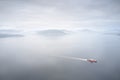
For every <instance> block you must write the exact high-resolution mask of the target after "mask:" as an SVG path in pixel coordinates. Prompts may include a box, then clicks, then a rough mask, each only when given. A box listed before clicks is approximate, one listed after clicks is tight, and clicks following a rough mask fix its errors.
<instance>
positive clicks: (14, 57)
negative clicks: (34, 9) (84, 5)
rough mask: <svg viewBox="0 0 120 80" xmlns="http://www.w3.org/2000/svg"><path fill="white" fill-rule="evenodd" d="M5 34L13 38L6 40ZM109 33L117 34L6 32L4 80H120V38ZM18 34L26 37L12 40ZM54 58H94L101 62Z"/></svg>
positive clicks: (0, 56) (0, 46)
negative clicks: (93, 62)
mask: <svg viewBox="0 0 120 80" xmlns="http://www.w3.org/2000/svg"><path fill="white" fill-rule="evenodd" d="M3 32H4V35H5V34H10V36H9V35H7V36H6V35H5V37H3V36H4V35H3ZM106 32H107V31H106ZM108 33H113V32H107V34H106V33H103V32H99V31H94V30H89V29H84V30H76V31H70V30H60V29H45V30H37V31H33V32H32V33H31V34H30V33H29V35H28V34H26V32H20V31H12V32H10V31H9V30H8V31H6V30H3V29H2V30H0V65H1V67H0V80H119V79H120V76H119V75H120V62H119V61H120V58H119V56H120V54H119V53H120V49H119V48H120V36H119V35H116V34H118V33H116V32H114V34H108ZM16 34H17V35H23V36H20V37H18V36H12V37H11V35H16ZM1 36H2V37H1ZM54 56H68V57H77V58H79V57H80V58H87V59H89V58H93V59H96V60H97V61H98V63H95V64H91V63H88V62H84V61H75V60H70V59H64V58H60V57H54Z"/></svg>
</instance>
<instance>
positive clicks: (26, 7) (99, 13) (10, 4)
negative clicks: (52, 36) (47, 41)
mask: <svg viewBox="0 0 120 80" xmlns="http://www.w3.org/2000/svg"><path fill="white" fill-rule="evenodd" d="M0 26H1V27H4V26H5V27H17V28H26V29H28V28H80V27H119V26H120V0H0Z"/></svg>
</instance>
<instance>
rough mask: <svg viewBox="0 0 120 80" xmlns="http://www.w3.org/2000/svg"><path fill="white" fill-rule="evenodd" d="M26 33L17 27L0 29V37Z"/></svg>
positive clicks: (17, 35) (21, 35) (18, 35)
mask: <svg viewBox="0 0 120 80" xmlns="http://www.w3.org/2000/svg"><path fill="white" fill-rule="evenodd" d="M23 36H24V35H23V34H22V33H21V31H20V30H15V29H0V38H9V37H23Z"/></svg>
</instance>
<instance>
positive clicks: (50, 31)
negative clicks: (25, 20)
mask: <svg viewBox="0 0 120 80" xmlns="http://www.w3.org/2000/svg"><path fill="white" fill-rule="evenodd" d="M37 33H38V34H39V35H42V36H46V37H62V36H65V35H67V34H68V32H67V31H66V30H58V29H47V30H40V31H37Z"/></svg>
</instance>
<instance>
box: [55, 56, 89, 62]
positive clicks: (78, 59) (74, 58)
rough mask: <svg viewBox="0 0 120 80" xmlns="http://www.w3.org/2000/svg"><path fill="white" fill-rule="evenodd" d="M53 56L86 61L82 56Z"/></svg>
mask: <svg viewBox="0 0 120 80" xmlns="http://www.w3.org/2000/svg"><path fill="white" fill-rule="evenodd" d="M54 57H59V58H64V59H71V60H81V61H87V59H84V58H76V57H67V56H54Z"/></svg>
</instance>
